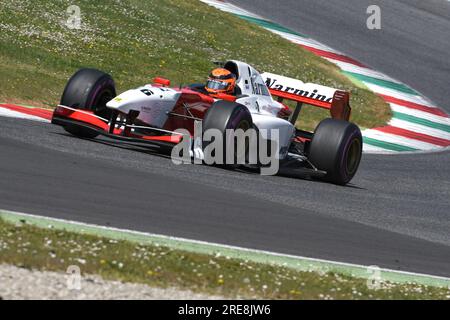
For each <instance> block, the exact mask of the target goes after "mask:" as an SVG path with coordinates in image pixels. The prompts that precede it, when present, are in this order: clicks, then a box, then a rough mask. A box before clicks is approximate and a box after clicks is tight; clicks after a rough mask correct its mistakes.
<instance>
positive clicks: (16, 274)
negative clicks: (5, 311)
mask: <svg viewBox="0 0 450 320" xmlns="http://www.w3.org/2000/svg"><path fill="white" fill-rule="evenodd" d="M71 277H72V276H71V275H70V274H64V273H58V272H49V271H37V270H29V269H24V268H19V267H15V266H11V265H5V264H2V265H0V300H10V299H13V300H22V299H29V300H64V299H71V300H84V299H87V300H96V299H102V300H124V299H126V300H128V299H130V300H200V299H224V298H223V297H219V296H210V295H205V294H198V293H194V292H192V291H188V290H178V289H176V288H165V289H162V288H153V287H149V286H146V285H142V284H132V283H122V282H119V281H106V280H103V279H102V278H101V277H99V276H95V275H84V276H82V277H81V280H80V281H79V282H78V281H76V280H75V281H74V278H71ZM78 285H79V286H78ZM77 287H78V288H80V289H79V290H77V289H76V288H77ZM70 288H72V289H70Z"/></svg>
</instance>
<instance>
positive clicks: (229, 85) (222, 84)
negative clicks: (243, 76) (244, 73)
mask: <svg viewBox="0 0 450 320" xmlns="http://www.w3.org/2000/svg"><path fill="white" fill-rule="evenodd" d="M235 87H236V75H235V74H234V73H231V72H230V71H229V70H227V69H224V68H217V69H214V70H213V71H211V74H210V75H209V77H208V81H207V82H206V86H205V89H206V91H207V92H208V93H209V94H212V95H214V94H218V93H224V94H230V95H233V94H234V88H235Z"/></svg>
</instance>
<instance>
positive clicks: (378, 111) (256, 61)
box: [0, 0, 390, 129]
mask: <svg viewBox="0 0 450 320" xmlns="http://www.w3.org/2000/svg"><path fill="white" fill-rule="evenodd" d="M72 4H74V2H73V1H71V0H35V1H25V0H14V1H12V0H3V1H1V3H0V21H1V23H0V34H1V37H0V99H1V100H3V101H7V102H16V103H25V104H34V105H39V106H46V107H54V106H55V105H56V104H57V103H58V102H59V98H60V95H61V93H62V91H63V89H64V85H65V83H66V81H67V79H68V77H70V76H71V75H72V74H73V73H74V72H75V71H76V70H77V69H78V68H80V67H94V68H98V69H101V70H104V71H106V72H108V73H110V74H111V75H112V76H113V77H114V79H115V80H116V84H117V86H118V90H119V92H120V91H123V90H126V89H128V88H131V87H136V86H139V85H142V84H145V83H149V82H151V79H153V77H154V76H164V77H166V78H169V79H171V80H172V83H173V84H188V83H193V82H203V81H205V78H206V76H207V74H208V73H209V71H210V69H211V68H213V64H212V61H224V60H227V59H237V60H242V61H246V62H248V63H250V64H252V65H254V66H255V67H256V68H257V69H259V70H260V71H268V72H273V73H278V74H283V75H286V76H291V77H294V78H298V79H301V80H303V81H306V82H316V83H320V84H323V85H328V86H333V87H336V88H340V89H343V90H349V91H351V93H352V101H351V104H352V107H353V117H352V120H353V121H354V122H356V123H357V124H359V125H360V126H361V127H364V128H365V127H374V126H378V125H383V124H385V123H386V121H387V120H388V119H389V118H390V110H389V107H388V105H387V104H386V103H384V102H383V101H382V100H381V99H380V98H379V97H377V96H376V95H374V94H373V93H371V92H370V91H368V90H366V89H364V88H358V87H356V86H355V85H354V84H353V83H352V82H351V81H350V80H349V79H347V78H346V77H345V76H343V75H342V74H341V72H340V71H339V70H338V69H337V67H336V66H334V65H333V64H331V63H329V62H327V61H326V60H323V59H321V58H319V57H317V56H315V55H313V54H312V53H310V52H308V51H305V50H304V49H301V48H300V47H298V46H297V45H294V44H292V43H289V42H288V41H286V40H283V39H281V38H280V37H279V36H277V35H274V34H272V33H270V32H268V31H265V30H263V29H261V28H260V27H258V26H256V25H254V24H251V23H249V22H246V21H244V20H242V19H239V18H238V17H235V16H233V15H231V14H227V13H223V12H220V11H218V10H216V9H214V8H211V7H209V6H207V5H205V4H202V3H200V2H199V1H197V0H185V1H178V0H146V1H142V0H123V1H119V0H116V1H110V0H108V1H105V0H101V1H86V0H80V1H76V2H75V4H77V5H78V6H79V7H80V8H81V18H82V25H81V29H80V30H71V29H69V28H67V26H66V24H65V22H66V21H67V19H68V14H67V13H66V9H67V7H68V6H69V5H72ZM310 109H311V108H310ZM305 111H308V110H305ZM303 115H304V118H303V119H302V121H301V123H302V125H303V126H304V127H305V126H306V128H310V129H311V128H313V127H314V125H315V123H317V121H318V120H320V119H321V118H323V117H324V116H327V113H324V112H321V111H320V110H314V111H312V112H304V113H303Z"/></svg>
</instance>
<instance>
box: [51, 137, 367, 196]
mask: <svg viewBox="0 0 450 320" xmlns="http://www.w3.org/2000/svg"><path fill="white" fill-rule="evenodd" d="M53 133H54V134H56V135H59V136H64V137H67V138H71V139H77V140H80V139H81V140H85V141H91V142H94V143H100V144H102V145H105V146H109V147H114V148H119V149H122V150H129V151H135V152H139V153H143V154H148V155H151V156H155V157H159V158H164V159H167V160H172V156H171V149H170V148H164V147H159V146H155V147H152V146H149V145H145V146H138V145H136V144H134V143H130V142H124V141H117V140H110V139H108V138H105V137H101V138H94V139H85V138H78V137H74V136H73V135H71V134H68V133H61V132H53ZM209 167H211V166H209ZM213 167H215V168H218V169H222V170H226V171H230V172H240V173H243V174H248V175H255V176H256V175H260V169H258V168H251V167H238V168H229V167H226V166H223V165H213ZM276 176H279V177H284V178H290V179H298V180H303V181H305V180H306V181H314V183H321V184H326V185H330V183H329V182H326V181H323V180H320V179H317V178H314V177H311V176H309V175H308V174H305V173H304V172H303V173H297V172H288V171H283V170H281V171H280V172H279V173H278V174H277V175H276ZM338 187H342V188H353V189H358V190H367V189H365V188H361V187H358V186H356V185H353V184H351V183H349V184H347V185H345V186H338Z"/></svg>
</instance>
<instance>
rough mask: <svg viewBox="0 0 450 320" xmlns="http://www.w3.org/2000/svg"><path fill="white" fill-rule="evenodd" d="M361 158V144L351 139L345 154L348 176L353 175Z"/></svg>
mask: <svg viewBox="0 0 450 320" xmlns="http://www.w3.org/2000/svg"><path fill="white" fill-rule="evenodd" d="M360 157H361V144H360V143H359V140H358V139H353V141H352V143H351V144H350V147H349V148H348V153H347V172H348V174H349V175H353V174H354V173H355V172H356V169H357V168H358V164H359V160H360Z"/></svg>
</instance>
